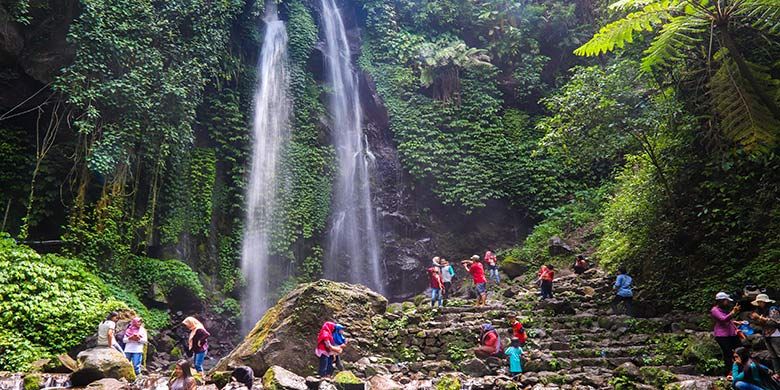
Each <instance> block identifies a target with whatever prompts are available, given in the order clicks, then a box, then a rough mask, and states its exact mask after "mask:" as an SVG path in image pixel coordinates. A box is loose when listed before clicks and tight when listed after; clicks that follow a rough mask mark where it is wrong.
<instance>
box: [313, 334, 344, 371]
mask: <svg viewBox="0 0 780 390" xmlns="http://www.w3.org/2000/svg"><path fill="white" fill-rule="evenodd" d="M335 331H336V323H335V322H331V321H328V322H326V323H324V324H322V328H321V329H320V333H319V334H318V335H317V348H316V349H315V350H314V354H315V355H317V358H319V360H320V365H319V369H318V370H317V374H318V375H319V376H321V377H323V378H327V377H330V376H331V375H332V374H333V355H335V354H339V353H341V352H342V351H343V349H342V348H341V347H339V346H337V345H335V341H334V340H333V333H334V332H335Z"/></svg>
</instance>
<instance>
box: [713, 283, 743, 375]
mask: <svg viewBox="0 0 780 390" xmlns="http://www.w3.org/2000/svg"><path fill="white" fill-rule="evenodd" d="M732 302H734V300H733V299H731V297H729V294H726V293H724V292H719V293H717V294H716V295H715V306H713V307H712V309H710V316H712V319H713V320H714V321H715V326H714V328H713V330H712V335H713V336H715V341H717V342H718V345H719V346H720V350H721V352H723V363H724V366H725V367H726V374H728V373H730V372H731V366H732V364H733V363H734V349H736V348H737V347H739V346H740V342H739V337H737V327H736V326H734V316H736V315H737V314H738V313H739V310H740V307H739V304H736V305H734V307H733V308H731V310H729V307H730V306H731V303H732Z"/></svg>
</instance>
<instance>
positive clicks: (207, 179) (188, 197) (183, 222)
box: [160, 148, 216, 244]
mask: <svg viewBox="0 0 780 390" xmlns="http://www.w3.org/2000/svg"><path fill="white" fill-rule="evenodd" d="M215 180H216V156H215V152H214V149H211V148H194V149H193V150H192V151H191V152H190V154H189V157H188V158H187V159H186V160H184V161H182V164H180V166H179V169H175V170H174V171H173V172H172V174H171V185H169V186H166V188H165V192H166V194H167V195H168V196H167V198H168V203H169V204H170V205H171V207H170V210H169V211H168V214H169V215H166V218H165V222H164V223H163V224H162V226H160V233H161V236H162V237H161V241H162V242H163V243H165V244H173V243H176V242H178V241H179V238H180V235H181V234H182V233H188V234H190V235H192V236H195V237H199V238H201V239H203V238H206V237H208V235H209V230H210V228H211V213H212V199H213V196H214V194H213V189H214V182H215Z"/></svg>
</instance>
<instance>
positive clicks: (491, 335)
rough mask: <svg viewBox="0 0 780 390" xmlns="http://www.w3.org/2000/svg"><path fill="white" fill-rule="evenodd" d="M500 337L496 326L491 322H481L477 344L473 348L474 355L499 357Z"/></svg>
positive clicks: (481, 357) (482, 357)
mask: <svg viewBox="0 0 780 390" xmlns="http://www.w3.org/2000/svg"><path fill="white" fill-rule="evenodd" d="M501 352H502V350H501V338H500V337H499V336H498V332H497V331H496V328H494V327H493V325H491V324H483V325H482V327H481V328H480V334H479V346H478V347H476V348H474V355H476V357H478V358H480V359H484V358H488V357H491V356H495V357H501Z"/></svg>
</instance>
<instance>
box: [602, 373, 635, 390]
mask: <svg viewBox="0 0 780 390" xmlns="http://www.w3.org/2000/svg"><path fill="white" fill-rule="evenodd" d="M609 385H610V386H612V387H613V388H615V390H634V389H636V384H635V383H634V381H632V380H631V378H629V377H627V376H624V375H617V376H614V377H612V378H611V379H610V380H609Z"/></svg>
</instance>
